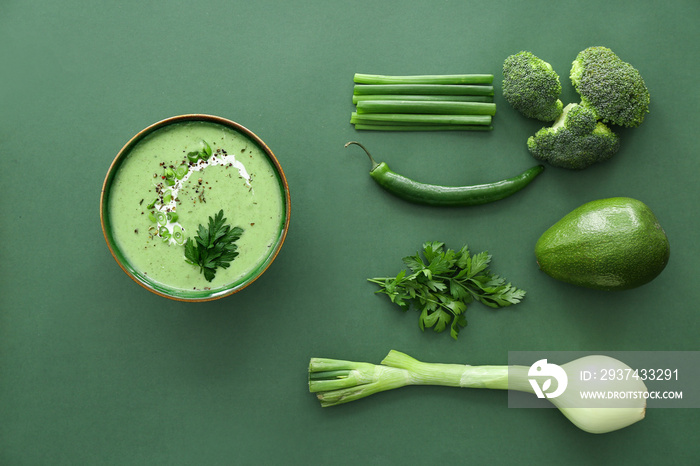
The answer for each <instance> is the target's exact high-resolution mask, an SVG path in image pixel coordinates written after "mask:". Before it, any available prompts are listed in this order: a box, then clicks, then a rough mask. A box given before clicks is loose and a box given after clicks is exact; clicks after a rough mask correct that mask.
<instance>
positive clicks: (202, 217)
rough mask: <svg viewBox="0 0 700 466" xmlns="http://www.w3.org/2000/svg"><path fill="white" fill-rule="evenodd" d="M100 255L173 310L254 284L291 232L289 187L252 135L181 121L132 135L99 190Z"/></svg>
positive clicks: (196, 117)
mask: <svg viewBox="0 0 700 466" xmlns="http://www.w3.org/2000/svg"><path fill="white" fill-rule="evenodd" d="M100 204H101V205H100V219H101V222H102V231H103V233H104V237H105V240H106V241H107V246H108V247H109V250H110V252H111V253H112V256H113V257H114V259H115V260H116V262H117V263H118V264H119V266H120V267H121V268H122V270H123V271H124V272H126V274H127V275H128V276H129V277H131V278H132V279H133V280H134V281H136V283H138V284H139V285H141V286H143V287H144V288H146V289H147V290H149V291H151V292H153V293H155V294H157V295H160V296H163V297H166V298H170V299H174V300H178V301H210V300H214V299H219V298H222V297H224V296H228V295H231V294H233V293H236V292H238V291H240V290H242V289H243V288H245V287H246V286H248V285H250V284H251V283H252V282H254V281H255V280H256V279H257V278H258V277H260V275H262V274H263V273H264V272H265V271H266V270H267V268H268V267H269V266H270V264H271V263H272V262H273V261H274V259H275V257H276V256H277V254H278V252H279V251H280V249H281V247H282V244H283V243H284V240H285V237H286V235H287V229H288V227H289V210H290V199H289V186H288V184H287V180H286V178H285V176H284V172H283V171H282V167H281V166H280V164H279V162H278V161H277V158H276V157H275V155H274V154H273V153H272V151H271V150H270V148H269V147H268V146H267V145H266V144H265V143H264V142H263V141H262V140H261V139H260V138H259V137H258V136H256V135H255V134H254V133H253V132H252V131H250V130H248V129H247V128H245V127H244V126H241V125H240V124H238V123H235V122H233V121H230V120H227V119H225V118H221V117H217V116H212V115H201V114H193V115H180V116H175V117H172V118H168V119H165V120H162V121H159V122H157V123H155V124H153V125H151V126H149V127H147V128H145V129H144V130H142V131H141V132H139V133H138V134H136V135H135V136H134V137H133V138H132V139H131V140H129V142H127V143H126V145H125V146H124V147H123V148H122V149H121V151H119V153H118V154H117V156H116V158H115V159H114V161H113V162H112V165H111V166H110V168H109V171H108V172H107V176H106V178H105V181H104V185H103V187H102V196H101V199H100Z"/></svg>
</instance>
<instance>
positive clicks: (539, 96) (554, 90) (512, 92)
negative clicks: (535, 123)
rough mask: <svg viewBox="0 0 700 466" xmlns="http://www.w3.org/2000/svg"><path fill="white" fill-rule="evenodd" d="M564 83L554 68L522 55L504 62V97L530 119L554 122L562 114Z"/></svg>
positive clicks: (535, 58)
mask: <svg viewBox="0 0 700 466" xmlns="http://www.w3.org/2000/svg"><path fill="white" fill-rule="evenodd" d="M560 95H561V83H560V82H559V75H558V74H557V73H556V72H555V71H554V70H553V69H552V66H551V65H550V64H549V63H547V62H546V61H544V60H542V59H541V58H538V57H536V56H535V55H533V54H532V53H531V52H527V51H522V52H519V53H516V54H514V55H511V56H509V57H508V58H506V59H505V61H504V62H503V96H504V97H505V99H506V100H507V101H508V103H509V104H510V105H512V106H513V108H514V109H516V110H517V111H519V112H520V113H522V114H523V115H525V116H526V117H528V118H535V119H537V120H541V121H554V120H556V118H557V117H558V116H559V115H560V114H561V112H562V107H563V104H562V102H561V100H559V96H560Z"/></svg>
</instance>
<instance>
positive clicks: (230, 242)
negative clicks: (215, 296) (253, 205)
mask: <svg viewBox="0 0 700 466" xmlns="http://www.w3.org/2000/svg"><path fill="white" fill-rule="evenodd" d="M225 222H226V219H225V218H224V211H223V210H220V211H219V213H218V214H216V215H215V216H214V218H211V217H209V228H206V227H204V225H199V229H198V230H197V236H196V237H195V238H194V240H193V239H192V238H188V239H187V242H186V243H185V261H186V262H187V263H189V264H192V265H196V266H199V272H200V273H203V274H204V278H206V280H207V281H209V282H210V281H212V280H213V279H214V276H215V275H216V268H217V267H221V268H224V269H225V268H227V267H228V266H229V265H230V262H231V261H232V260H234V259H235V258H236V256H238V251H237V249H238V246H237V245H236V244H235V242H236V241H237V240H238V238H240V237H241V235H242V234H243V229H242V228H240V227H235V228H231V226H230V225H226V224H225Z"/></svg>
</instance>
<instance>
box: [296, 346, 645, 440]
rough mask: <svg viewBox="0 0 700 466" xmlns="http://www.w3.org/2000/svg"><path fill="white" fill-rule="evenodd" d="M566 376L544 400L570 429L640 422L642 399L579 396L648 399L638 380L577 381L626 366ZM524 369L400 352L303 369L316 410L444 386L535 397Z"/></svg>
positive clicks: (598, 364)
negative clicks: (624, 396) (601, 394)
mask: <svg viewBox="0 0 700 466" xmlns="http://www.w3.org/2000/svg"><path fill="white" fill-rule="evenodd" d="M560 367H561V368H562V369H563V370H564V371H565V372H566V374H567V376H568V380H569V382H568V387H567V390H566V391H565V392H564V393H563V394H562V395H560V396H558V397H556V398H549V401H551V402H552V404H553V405H554V406H555V407H557V408H558V409H559V410H560V411H561V412H562V413H563V414H564V416H566V418H567V419H569V420H570V421H571V422H572V423H574V425H576V426H577V427H579V428H580V429H582V430H584V431H586V432H590V433H597V434H598V433H606V432H612V431H614V430H618V429H622V428H623V427H627V426H629V425H631V424H633V423H635V422H637V421H640V420H642V419H643V418H644V415H645V412H646V396H639V397H638V398H635V399H634V400H615V402H614V403H611V400H585V402H583V403H582V400H581V398H580V396H581V395H580V393H581V391H590V390H605V391H616V392H626V393H631V392H633V393H639V394H648V391H647V388H646V386H645V385H644V382H642V381H641V380H639V379H634V378H630V379H624V380H615V381H595V382H593V383H592V384H591V383H590V382H586V383H584V382H581V381H580V380H579V376H578V374H579V373H580V372H581V371H582V370H588V371H592V372H596V371H597V372H599V373H600V371H602V370H603V369H605V370H610V369H616V370H617V369H622V370H627V369H629V367H628V366H627V365H626V364H624V363H623V362H621V361H618V360H617V359H614V358H610V357H608V356H601V355H593V356H586V357H583V358H579V359H576V360H574V361H572V362H570V363H567V364H563V365H561V366H560ZM529 370H530V368H529V367H527V366H469V365H466V366H465V365H461V364H436V363H425V362H421V361H418V360H416V359H414V358H412V357H410V356H408V355H406V354H404V353H401V352H398V351H394V350H392V351H390V352H389V354H388V355H387V356H386V358H384V360H383V361H382V362H381V364H378V365H375V364H371V363H365V362H353V361H343V360H338V359H324V358H312V359H311V361H310V364H309V391H310V392H312V393H316V396H317V398H318V399H319V401H320V402H321V406H323V407H327V406H335V405H338V404H342V403H347V402H350V401H354V400H358V399H360V398H364V397H366V396H369V395H372V394H374V393H378V392H382V391H386V390H391V389H394V388H400V387H404V386H407V385H442V386H448V387H467V388H490V389H498V390H517V391H522V392H528V393H535V391H534V388H533V385H532V384H531V383H530V381H529V375H528V371H529ZM591 385H593V387H592V386H591Z"/></svg>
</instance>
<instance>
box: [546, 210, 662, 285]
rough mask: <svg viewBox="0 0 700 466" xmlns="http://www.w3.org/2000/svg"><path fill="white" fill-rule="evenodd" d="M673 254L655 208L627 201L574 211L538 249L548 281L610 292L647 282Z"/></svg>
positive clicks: (553, 229)
mask: <svg viewBox="0 0 700 466" xmlns="http://www.w3.org/2000/svg"><path fill="white" fill-rule="evenodd" d="M670 251H671V250H670V245H669V242H668V238H667V236H666V233H665V232H664V230H663V228H662V227H661V225H660V224H659V221H658V220H657V218H656V216H655V215H654V213H653V212H652V211H651V209H649V207H648V206H647V205H646V204H644V203H643V202H641V201H638V200H636V199H632V198H629V197H614V198H609V199H600V200H596V201H591V202H588V203H586V204H584V205H582V206H580V207H578V208H576V209H574V210H573V211H571V212H570V213H569V214H567V215H566V216H564V217H563V218H562V219H561V220H559V221H558V222H557V223H555V224H554V225H552V226H551V227H550V228H549V229H548V230H547V231H545V232H544V233H543V234H542V236H541V237H540V238H539V240H538V241H537V244H536V245H535V256H536V258H537V263H538V264H539V267H540V269H541V270H542V271H543V272H545V273H546V274H547V275H549V276H550V277H552V278H555V279H557V280H560V281H563V282H566V283H570V284H573V285H578V286H582V287H586V288H593V289H598V290H606V291H616V290H628V289H632V288H636V287H639V286H641V285H644V284H646V283H649V282H650V281H652V280H653V279H654V278H656V277H657V276H658V275H659V274H660V273H661V272H662V271H663V269H664V268H665V267H666V264H667V263H668V259H669V256H670Z"/></svg>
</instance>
